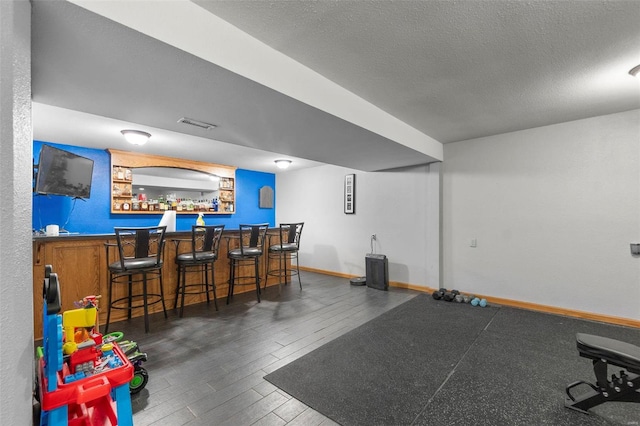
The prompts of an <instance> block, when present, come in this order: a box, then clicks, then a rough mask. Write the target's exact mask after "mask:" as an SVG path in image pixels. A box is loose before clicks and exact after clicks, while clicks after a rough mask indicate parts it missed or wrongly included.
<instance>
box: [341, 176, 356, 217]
mask: <svg viewBox="0 0 640 426" xmlns="http://www.w3.org/2000/svg"><path fill="white" fill-rule="evenodd" d="M344 212H345V213H346V214H355V212H356V175H355V174H350V175H346V176H345V177H344Z"/></svg>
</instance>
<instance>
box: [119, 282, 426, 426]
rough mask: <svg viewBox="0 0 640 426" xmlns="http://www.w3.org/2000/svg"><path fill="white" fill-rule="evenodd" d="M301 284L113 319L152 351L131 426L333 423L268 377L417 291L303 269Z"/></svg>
mask: <svg viewBox="0 0 640 426" xmlns="http://www.w3.org/2000/svg"><path fill="white" fill-rule="evenodd" d="M302 286H303V289H302V290H300V288H299V286H298V283H297V281H294V283H293V284H289V285H286V286H282V288H281V291H280V293H279V291H278V288H277V287H274V288H271V287H270V288H269V289H267V291H266V292H264V293H263V298H262V303H257V300H256V297H255V293H253V292H251V293H246V294H241V295H237V296H235V297H234V300H233V301H232V302H231V304H230V305H225V303H224V301H223V300H220V301H219V307H220V310H219V311H218V312H216V311H215V308H214V306H213V304H211V305H210V306H207V305H206V304H203V305H198V306H191V307H187V308H185V313H184V317H183V318H179V317H178V316H177V314H176V313H175V312H173V311H171V312H169V319H167V320H165V319H164V317H163V316H162V315H161V314H160V315H154V316H153V318H152V323H151V331H150V333H149V334H146V335H145V334H144V331H143V330H144V326H143V323H142V321H141V320H140V319H134V320H131V321H130V322H122V323H116V324H115V326H114V327H112V330H118V329H119V330H121V331H123V332H124V333H125V338H128V339H131V340H136V341H137V342H138V344H139V345H140V349H141V350H142V351H144V352H146V353H147V354H148V357H149V360H148V361H147V362H146V363H145V364H144V367H145V368H146V369H147V370H148V371H149V383H148V385H147V387H146V388H145V389H144V390H143V391H142V392H140V393H139V394H138V395H135V396H134V397H133V398H132V406H133V412H134V424H135V425H138V426H140V425H170V426H176V425H183V424H189V425H234V426H238V425H285V424H286V425H332V424H335V423H334V422H333V421H331V420H330V419H328V418H326V417H324V416H323V415H322V414H320V413H318V412H316V411H314V410H313V409H311V408H309V407H307V406H305V405H304V404H302V403H301V402H299V401H297V400H295V399H294V398H292V397H291V396H289V395H287V394H286V393H284V392H283V391H281V390H279V389H278V388H276V387H275V386H273V385H272V384H270V383H269V382H267V381H266V380H264V379H263V377H264V376H265V375H266V374H268V373H270V372H272V371H275V370H277V369H278V368H280V367H282V366H283V365H286V364H288V363H289V362H291V361H293V360H295V359H297V358H299V357H301V356H303V355H305V354H307V353H309V352H311V351H313V350H314V349H316V348H318V347H320V346H322V345H323V344H325V343H327V342H329V341H330V340H332V339H334V338H336V337H338V336H340V335H342V334H344V333H346V332H348V331H350V330H352V329H354V328H356V327H358V326H360V325H362V324H364V323H365V322H367V321H369V320H371V319H373V318H375V317H377V316H378V315H380V314H382V313H384V312H386V311H388V310H390V309H392V308H394V307H395V306H397V305H399V304H401V303H403V302H404V301H406V300H408V299H411V298H412V297H414V296H415V295H417V293H416V292H413V291H409V290H402V289H397V288H391V289H390V290H389V291H387V292H385V291H379V290H375V289H371V288H367V287H354V286H351V285H350V284H349V281H348V280H347V279H344V278H336V277H331V276H326V275H321V274H315V273H309V272H302Z"/></svg>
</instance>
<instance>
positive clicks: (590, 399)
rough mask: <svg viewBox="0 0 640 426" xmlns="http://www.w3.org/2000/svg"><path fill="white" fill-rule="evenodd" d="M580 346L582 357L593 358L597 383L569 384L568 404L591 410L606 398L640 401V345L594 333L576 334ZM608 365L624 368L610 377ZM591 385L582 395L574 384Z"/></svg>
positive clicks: (576, 383)
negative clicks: (573, 392) (576, 390)
mask: <svg viewBox="0 0 640 426" xmlns="http://www.w3.org/2000/svg"><path fill="white" fill-rule="evenodd" d="M576 346H577V347H578V352H579V353H580V356H581V357H584V358H589V359H591V360H593V371H594V373H595V374H596V384H595V385H593V384H591V383H588V382H584V381H579V382H575V383H571V384H570V385H569V386H567V389H566V391H567V398H566V399H565V403H564V405H565V407H567V408H571V409H572V410H576V411H580V412H581V413H585V414H587V410H589V409H590V408H593V407H595V406H596V405H600V404H602V403H603V402H608V401H618V402H640V347H638V346H635V345H632V344H630V343H625V342H621V341H619V340H614V339H608V338H606V337H600V336H593V335H591V334H583V333H578V334H576ZM608 365H612V366H616V367H620V368H623V370H620V374H619V375H616V374H612V375H611V380H609V379H608ZM579 385H587V386H589V387H590V389H589V390H588V391H587V392H586V393H584V394H581V395H579V396H577V397H576V396H574V395H572V393H571V391H572V389H573V388H575V387H577V386H579Z"/></svg>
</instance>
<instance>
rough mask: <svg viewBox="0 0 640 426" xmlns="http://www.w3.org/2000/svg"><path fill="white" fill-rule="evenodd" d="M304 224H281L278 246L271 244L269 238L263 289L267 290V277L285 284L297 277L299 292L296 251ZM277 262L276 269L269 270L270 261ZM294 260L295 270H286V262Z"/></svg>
mask: <svg viewBox="0 0 640 426" xmlns="http://www.w3.org/2000/svg"><path fill="white" fill-rule="evenodd" d="M303 226H304V222H298V223H281V224H280V228H279V233H278V235H277V236H279V237H280V242H279V244H271V237H275V236H276V235H270V236H269V249H268V251H267V273H266V277H265V280H264V288H267V282H268V281H269V275H271V276H275V277H278V279H279V282H280V283H281V282H282V280H283V279H284V283H285V284H287V283H288V282H289V281H290V279H291V278H293V276H294V275H297V276H298V283H299V284H300V290H302V281H301V280H300V263H299V262H298V251H299V250H300V236H301V235H302V227H303ZM274 259H277V260H278V268H277V269H271V260H274ZM293 259H295V260H296V269H295V270H294V269H291V268H289V269H287V262H288V261H290V260H293Z"/></svg>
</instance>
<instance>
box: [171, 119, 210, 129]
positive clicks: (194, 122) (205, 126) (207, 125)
mask: <svg viewBox="0 0 640 426" xmlns="http://www.w3.org/2000/svg"><path fill="white" fill-rule="evenodd" d="M178 123H184V124H189V125H191V126H196V127H200V128H201V129H205V130H213V129H215V128H216V127H218V126H216V125H215V124H211V123H205V122H204V121H198V120H194V119H193V118H187V117H182V118H181V119H180V120H178Z"/></svg>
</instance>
